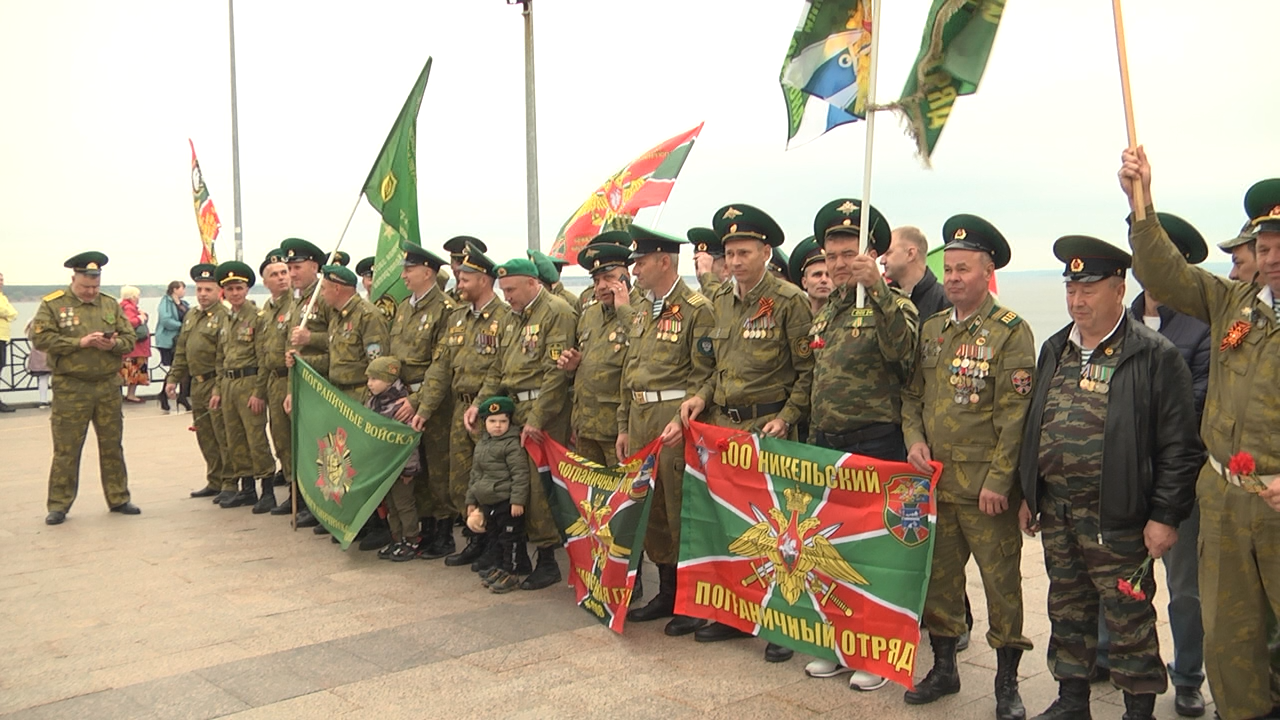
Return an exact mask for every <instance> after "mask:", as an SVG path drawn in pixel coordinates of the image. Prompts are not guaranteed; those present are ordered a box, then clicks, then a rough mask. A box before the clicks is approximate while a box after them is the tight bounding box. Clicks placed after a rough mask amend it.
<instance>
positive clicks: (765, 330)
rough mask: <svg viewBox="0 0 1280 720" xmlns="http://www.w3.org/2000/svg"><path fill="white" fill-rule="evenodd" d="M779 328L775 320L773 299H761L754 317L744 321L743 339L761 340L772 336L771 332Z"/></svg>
mask: <svg viewBox="0 0 1280 720" xmlns="http://www.w3.org/2000/svg"><path fill="white" fill-rule="evenodd" d="M776 327H778V323H777V322H776V321H775V320H774V319H773V298H771V297H762V298H760V306H759V307H758V308H756V312H755V314H754V315H752V316H750V317H748V318H747V319H746V320H743V321H742V337H744V338H746V339H748V340H760V339H763V338H766V337H769V336H770V334H771V333H770V332H769V331H770V330H773V329H774V328H776Z"/></svg>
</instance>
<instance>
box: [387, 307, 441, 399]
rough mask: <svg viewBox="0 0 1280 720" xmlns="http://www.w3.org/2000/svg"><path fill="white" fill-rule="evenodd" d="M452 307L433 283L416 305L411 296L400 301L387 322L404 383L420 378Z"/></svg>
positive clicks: (428, 365)
mask: <svg viewBox="0 0 1280 720" xmlns="http://www.w3.org/2000/svg"><path fill="white" fill-rule="evenodd" d="M455 307H457V305H456V304H455V303H454V302H453V300H451V299H450V298H449V296H448V295H445V293H444V292H443V291H441V290H440V288H438V287H436V286H435V285H432V286H431V289H430V290H428V291H427V292H426V293H425V294H424V295H423V296H422V298H421V299H419V300H418V304H417V305H414V304H413V299H412V298H405V299H404V300H401V301H400V305H399V306H398V307H397V308H396V312H395V320H394V321H393V322H392V324H391V355H393V356H395V357H396V358H398V359H399V360H400V379H401V380H402V381H404V383H405V384H406V385H413V384H416V383H420V382H422V378H423V377H424V376H425V375H426V374H427V368H428V367H430V366H431V358H432V357H434V356H435V351H436V346H438V345H439V344H440V342H441V340H442V339H443V338H444V334H445V325H446V323H447V322H448V318H449V315H450V314H451V313H452V312H453V310H454V308H455Z"/></svg>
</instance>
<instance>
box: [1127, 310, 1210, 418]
mask: <svg viewBox="0 0 1280 720" xmlns="http://www.w3.org/2000/svg"><path fill="white" fill-rule="evenodd" d="M1146 309H1147V301H1146V293H1145V292H1140V293H1138V297H1137V298H1135V299H1134V301H1133V305H1132V306H1130V308H1129V316H1130V317H1132V318H1134V319H1135V320H1137V321H1138V322H1143V320H1142V316H1143V314H1144V313H1145V312H1146ZM1156 312H1158V313H1159V314H1160V334H1161V335H1163V336H1164V338H1165V339H1166V340H1168V341H1169V342H1171V343H1173V346H1174V347H1176V348H1178V352H1179V353H1181V354H1182V359H1183V360H1185V361H1186V362H1187V367H1188V368H1190V369H1191V390H1192V392H1194V393H1195V396H1196V421H1197V425H1198V424H1199V420H1200V418H1201V417H1202V416H1203V415H1204V396H1205V393H1207V392H1208V391H1209V357H1210V355H1211V353H1212V349H1213V346H1212V345H1211V344H1210V341H1209V326H1208V325H1207V324H1205V323H1203V322H1201V321H1200V320H1199V319H1197V318H1193V317H1191V316H1190V315H1185V314H1183V313H1180V312H1178V311H1177V310H1174V309H1173V308H1171V307H1169V306H1167V305H1161V306H1160V308H1159V309H1158V310H1157V311H1156Z"/></svg>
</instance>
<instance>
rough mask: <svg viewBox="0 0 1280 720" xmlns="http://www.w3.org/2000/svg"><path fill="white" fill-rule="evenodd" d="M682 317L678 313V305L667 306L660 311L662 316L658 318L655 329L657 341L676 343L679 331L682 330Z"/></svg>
mask: <svg viewBox="0 0 1280 720" xmlns="http://www.w3.org/2000/svg"><path fill="white" fill-rule="evenodd" d="M683 322H684V316H683V315H681V313H680V306H679V305H669V306H667V307H665V308H663V310H662V314H661V315H659V316H658V322H657V323H656V327H657V329H658V340H660V341H662V342H676V341H678V340H679V339H680V331H681V330H682V329H683V327H682V325H683Z"/></svg>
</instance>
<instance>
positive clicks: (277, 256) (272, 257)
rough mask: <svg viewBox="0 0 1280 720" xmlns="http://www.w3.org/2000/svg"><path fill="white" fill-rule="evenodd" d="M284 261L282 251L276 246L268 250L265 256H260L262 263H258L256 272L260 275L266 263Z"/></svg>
mask: <svg viewBox="0 0 1280 720" xmlns="http://www.w3.org/2000/svg"><path fill="white" fill-rule="evenodd" d="M284 261H285V259H284V251H283V250H281V249H280V248H276V249H274V250H272V251H270V252H268V253H267V254H266V257H264V258H262V263H261V264H259V265H258V274H259V275H262V274H264V273H266V271H267V266H268V265H271V264H272V263H282V262H284Z"/></svg>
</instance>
